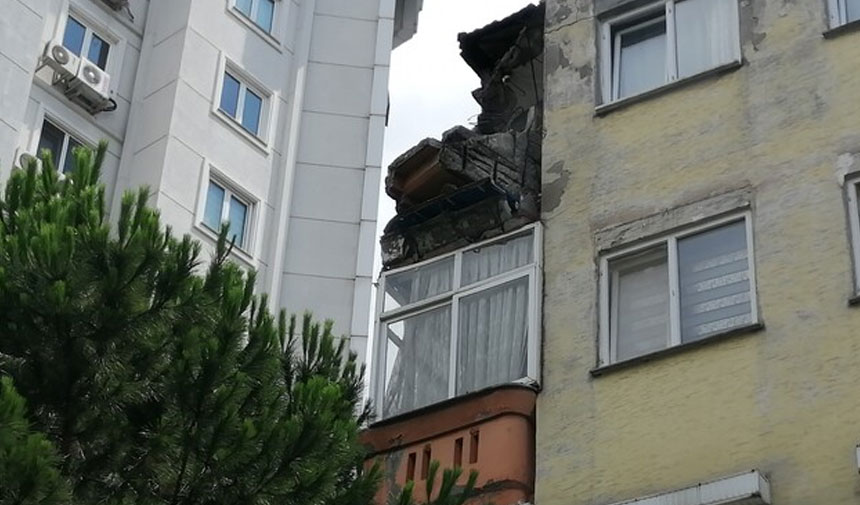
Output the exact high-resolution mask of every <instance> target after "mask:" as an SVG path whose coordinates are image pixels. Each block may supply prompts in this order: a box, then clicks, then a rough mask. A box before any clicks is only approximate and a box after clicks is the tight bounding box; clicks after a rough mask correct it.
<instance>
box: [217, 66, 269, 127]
mask: <svg viewBox="0 0 860 505" xmlns="http://www.w3.org/2000/svg"><path fill="white" fill-rule="evenodd" d="M263 105H264V99H263V93H260V92H259V91H255V90H253V89H251V88H249V87H248V85H247V84H245V83H244V82H243V81H241V80H240V79H239V78H237V77H236V76H235V75H233V74H232V73H231V72H229V71H227V72H224V80H223V83H222V86H221V104H220V107H219V108H220V110H221V112H223V113H225V114H227V115H228V116H230V117H231V118H233V119H235V120H236V121H238V122H239V124H240V125H242V128H244V129H245V130H247V131H248V132H250V133H253V134H254V135H255V136H257V137H260V136H261V131H260V130H261V128H260V126H261V122H262V119H263V112H264V111H263Z"/></svg>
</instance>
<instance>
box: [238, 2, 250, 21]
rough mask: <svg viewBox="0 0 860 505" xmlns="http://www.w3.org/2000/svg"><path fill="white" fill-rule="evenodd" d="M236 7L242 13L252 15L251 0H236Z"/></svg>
mask: <svg viewBox="0 0 860 505" xmlns="http://www.w3.org/2000/svg"><path fill="white" fill-rule="evenodd" d="M236 9H237V10H238V11H239V12H241V13H242V14H244V15H246V16H248V17H250V16H251V0H236Z"/></svg>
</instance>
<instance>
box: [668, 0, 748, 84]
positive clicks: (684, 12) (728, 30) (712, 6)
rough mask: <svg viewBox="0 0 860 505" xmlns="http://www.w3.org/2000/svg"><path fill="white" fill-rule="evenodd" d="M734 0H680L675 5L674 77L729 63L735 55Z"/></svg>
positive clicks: (735, 0)
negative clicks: (676, 46) (676, 60)
mask: <svg viewBox="0 0 860 505" xmlns="http://www.w3.org/2000/svg"><path fill="white" fill-rule="evenodd" d="M736 2H737V0H684V1H683V2H678V3H677V4H676V5H675V24H676V30H677V34H678V76H679V77H687V76H691V75H695V74H698V73H700V72H703V71H705V70H708V69H711V68H714V67H717V66H719V65H723V64H725V63H731V62H732V61H734V60H735V58H736V57H737V55H736V54H735V52H736V51H737V44H738V36H739V35H738V27H737V25H736V22H735V16H734V12H733V11H734V9H736V8H737V7H736Z"/></svg>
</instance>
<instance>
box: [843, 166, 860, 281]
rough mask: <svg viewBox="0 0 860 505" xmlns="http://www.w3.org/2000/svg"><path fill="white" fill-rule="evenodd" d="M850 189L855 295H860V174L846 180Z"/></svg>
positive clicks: (849, 205) (850, 226)
mask: <svg viewBox="0 0 860 505" xmlns="http://www.w3.org/2000/svg"><path fill="white" fill-rule="evenodd" d="M845 187H846V190H847V191H848V226H849V228H850V230H851V232H850V235H851V250H852V251H853V260H854V262H853V263H854V295H855V296H860V174H855V175H854V177H852V178H850V179H848V180H847V181H846V185H845Z"/></svg>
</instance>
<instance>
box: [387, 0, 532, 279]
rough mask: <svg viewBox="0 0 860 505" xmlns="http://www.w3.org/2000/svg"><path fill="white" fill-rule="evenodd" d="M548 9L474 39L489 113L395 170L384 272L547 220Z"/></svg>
mask: <svg viewBox="0 0 860 505" xmlns="http://www.w3.org/2000/svg"><path fill="white" fill-rule="evenodd" d="M543 12H544V11H543V4H541V5H538V6H534V5H532V6H528V7H526V8H525V9H523V10H521V11H520V12H518V13H516V14H514V15H512V16H510V17H508V18H506V19H504V20H501V21H497V22H495V23H492V24H490V25H488V26H486V27H484V28H481V29H479V30H476V31H474V32H471V33H468V34H460V36H459V40H460V47H461V50H462V56H463V58H464V60H465V61H466V62H467V63H468V64H469V66H471V67H472V69H474V70H475V72H476V73H477V74H478V75H479V76H480V78H481V87H480V88H479V89H477V90H475V91H474V92H473V96H474V97H475V99H476V100H477V101H478V103H479V104H481V108H482V112H481V114H480V116H479V118H478V124H477V125H476V127H475V128H474V130H470V129H467V128H465V127H462V126H458V127H454V128H452V129H451V130H449V131H447V132H445V133H444V135H443V136H442V140H435V139H425V140H424V141H422V142H420V143H419V144H418V145H416V146H415V147H413V148H412V149H410V150H409V151H407V152H406V153H404V154H403V155H401V156H400V157H399V158H397V159H396V160H395V161H394V162H393V163H392V164H391V165H390V166H389V168H388V176H387V177H386V193H388V195H389V196H390V197H392V198H393V199H394V200H395V201H396V202H397V207H396V208H397V216H395V217H394V218H393V219H392V220H391V221H390V222H389V223H388V225H387V226H386V228H385V233H384V235H383V237H382V239H381V244H382V260H383V267H384V268H392V267H397V266H403V265H408V264H411V263H415V262H418V261H422V260H424V259H428V258H431V257H434V256H437V255H439V254H443V253H446V252H450V251H453V250H456V249H459V248H462V247H465V246H467V245H469V244H470V243H474V242H477V241H481V240H485V239H488V238H492V237H494V236H497V235H500V234H503V233H506V232H508V231H511V230H514V229H516V228H519V227H521V226H523V225H525V224H528V223H530V222H533V221H536V220H537V219H539V214H540V166H541V143H542V140H541V135H542V129H543V117H542V109H543V79H542V76H543V18H544V14H543Z"/></svg>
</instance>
